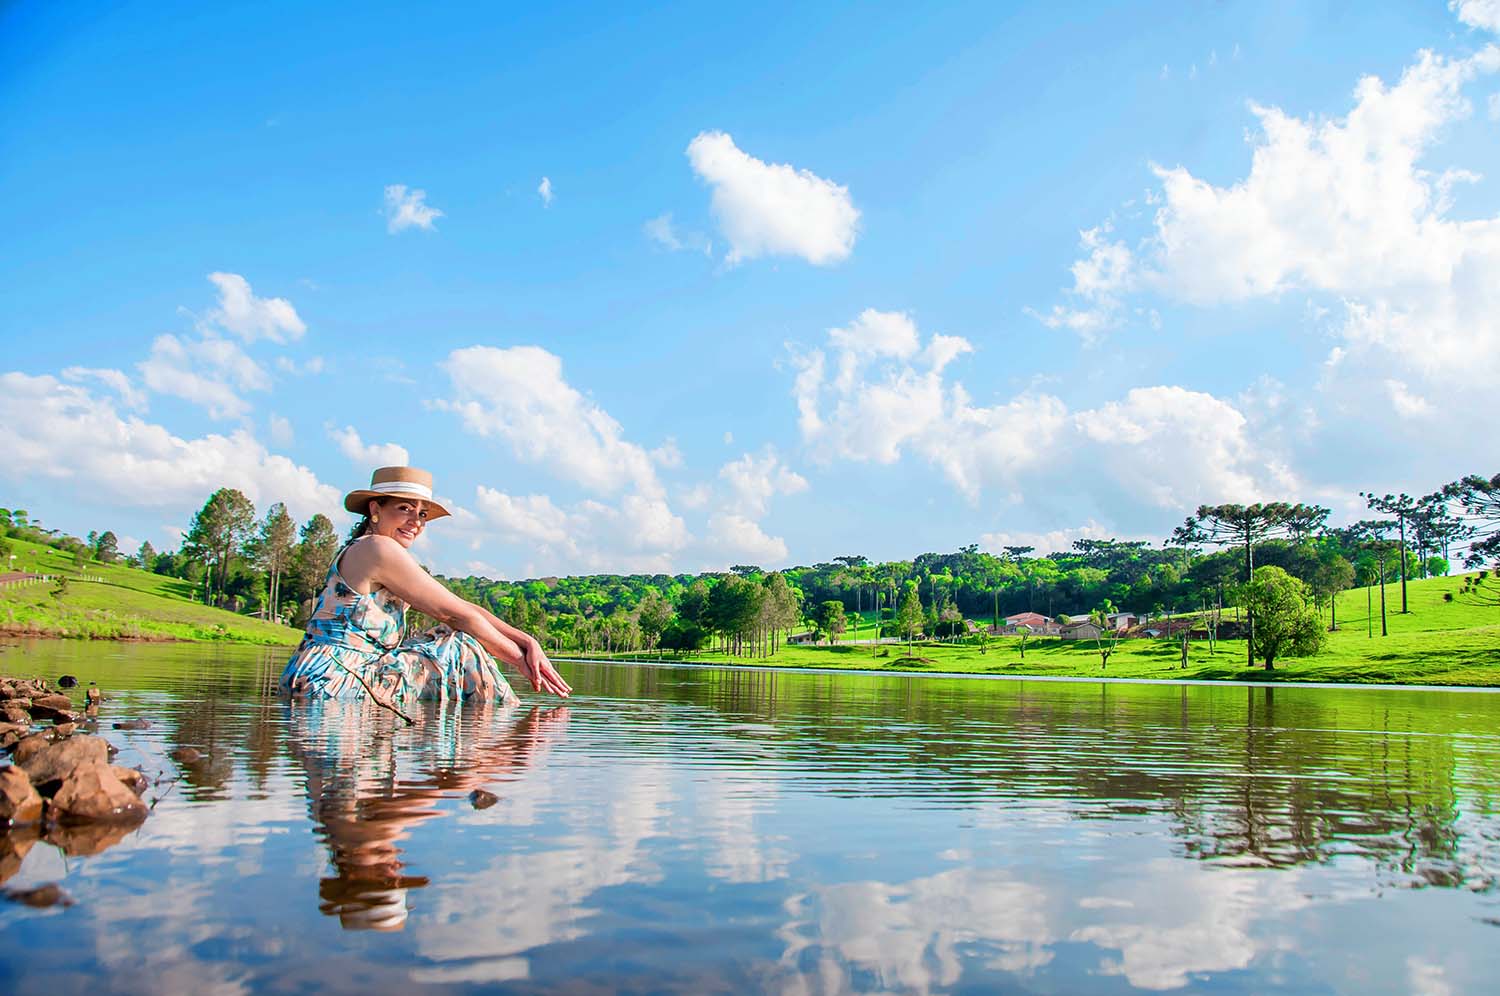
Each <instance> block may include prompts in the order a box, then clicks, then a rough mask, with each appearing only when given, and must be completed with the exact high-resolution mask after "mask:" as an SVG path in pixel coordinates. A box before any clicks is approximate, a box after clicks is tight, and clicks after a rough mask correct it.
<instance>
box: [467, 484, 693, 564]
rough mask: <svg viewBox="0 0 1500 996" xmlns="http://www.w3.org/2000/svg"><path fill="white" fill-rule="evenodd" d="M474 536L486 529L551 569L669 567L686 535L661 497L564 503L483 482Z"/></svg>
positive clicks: (478, 500) (479, 536)
mask: <svg viewBox="0 0 1500 996" xmlns="http://www.w3.org/2000/svg"><path fill="white" fill-rule="evenodd" d="M475 505H476V506H477V508H478V509H479V518H480V521H479V524H478V526H477V532H476V533H475V535H476V537H478V538H480V539H481V541H482V536H483V533H484V531H485V530H492V531H494V532H495V533H497V534H498V535H499V536H500V537H501V538H502V539H504V540H506V541H509V542H513V543H518V544H521V545H523V546H524V547H525V548H526V549H527V550H528V551H529V553H530V554H531V555H532V556H533V557H534V558H535V560H537V561H538V562H541V563H545V564H546V565H547V570H548V572H549V573H557V572H563V571H632V572H633V571H645V572H650V573H657V572H663V571H668V570H670V569H671V564H672V557H673V554H675V553H677V552H678V551H679V550H681V549H682V548H683V547H684V546H686V545H687V543H688V542H689V540H690V537H689V535H688V531H687V526H686V524H685V523H684V522H683V521H682V519H681V518H679V517H678V516H677V515H676V514H674V513H673V512H672V510H671V508H670V507H669V506H668V505H667V503H666V502H665V501H664V500H662V499H661V498H652V497H646V496H644V495H626V496H625V497H624V498H623V499H621V501H620V502H619V504H617V505H609V504H605V503H603V502H598V501H592V500H585V501H581V502H578V503H576V504H574V505H572V506H570V507H568V508H563V507H560V506H559V505H557V504H556V503H554V502H553V500H552V499H551V498H550V497H548V496H547V495H524V496H516V495H509V494H506V493H504V492H502V491H498V490H495V489H493V488H487V487H484V486H483V485H481V486H480V487H479V488H478V489H477V490H476V497H475Z"/></svg>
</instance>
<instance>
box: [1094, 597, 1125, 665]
mask: <svg viewBox="0 0 1500 996" xmlns="http://www.w3.org/2000/svg"><path fill="white" fill-rule="evenodd" d="M1114 611H1115V607H1114V605H1113V604H1112V603H1111V602H1108V601H1106V602H1105V603H1104V604H1103V605H1101V606H1099V608H1097V609H1095V610H1094V611H1093V612H1090V613H1089V621H1090V622H1092V623H1093V624H1094V626H1095V627H1096V628H1097V629H1098V630H1099V635H1098V636H1096V637H1094V648H1095V649H1096V650H1098V651H1099V670H1101V671H1102V670H1104V669H1105V668H1106V667H1107V666H1109V658H1110V655H1111V654H1113V653H1114V652H1115V650H1116V649H1117V648H1118V647H1119V645H1120V631H1119V630H1118V629H1116V628H1115V624H1114V621H1113V620H1112V619H1110V618H1109V616H1110V613H1112V612H1114Z"/></svg>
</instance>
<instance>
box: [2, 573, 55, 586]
mask: <svg viewBox="0 0 1500 996" xmlns="http://www.w3.org/2000/svg"><path fill="white" fill-rule="evenodd" d="M51 580H54V579H53V576H52V575H51V574H18V573H10V574H0V588H19V587H21V586H23V585H28V584H40V583H41V582H43V581H51Z"/></svg>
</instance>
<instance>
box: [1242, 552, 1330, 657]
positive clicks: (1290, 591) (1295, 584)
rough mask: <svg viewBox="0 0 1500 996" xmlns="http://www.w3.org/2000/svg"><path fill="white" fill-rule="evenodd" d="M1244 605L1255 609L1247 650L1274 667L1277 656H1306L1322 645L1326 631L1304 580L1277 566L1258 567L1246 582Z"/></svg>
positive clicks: (1326, 638)
mask: <svg viewBox="0 0 1500 996" xmlns="http://www.w3.org/2000/svg"><path fill="white" fill-rule="evenodd" d="M1245 605H1246V606H1247V607H1248V608H1251V609H1253V610H1254V612H1255V617H1256V626H1255V631H1254V635H1253V636H1252V637H1251V639H1250V652H1251V654H1253V655H1254V656H1255V657H1259V658H1260V659H1261V660H1263V661H1265V667H1266V670H1267V671H1270V670H1273V666H1274V664H1275V662H1276V658H1278V657H1306V656H1308V655H1310V654H1315V653H1317V652H1318V651H1319V650H1321V649H1323V645H1324V643H1326V642H1327V640H1328V634H1327V633H1325V632H1324V631H1323V624H1322V623H1321V622H1319V621H1318V614H1317V612H1316V610H1314V609H1313V607H1312V606H1311V605H1309V604H1308V601H1307V589H1306V586H1304V585H1303V583H1302V582H1301V581H1299V580H1297V579H1296V578H1294V577H1292V576H1291V575H1290V574H1288V573H1287V572H1286V571H1284V570H1282V569H1281V568H1279V567H1261V568H1258V569H1257V570H1256V572H1255V575H1254V577H1253V578H1251V580H1250V583H1249V584H1248V585H1246V586H1245Z"/></svg>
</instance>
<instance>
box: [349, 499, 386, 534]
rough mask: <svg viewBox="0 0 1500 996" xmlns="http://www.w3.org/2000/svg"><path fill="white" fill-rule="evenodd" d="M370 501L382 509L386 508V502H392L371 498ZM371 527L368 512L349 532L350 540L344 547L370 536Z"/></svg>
mask: <svg viewBox="0 0 1500 996" xmlns="http://www.w3.org/2000/svg"><path fill="white" fill-rule="evenodd" d="M370 500H371V501H373V502H375V503H376V504H378V505H380V506H382V507H384V506H385V503H386V502H388V501H390V499H389V498H371V499H370ZM365 507H366V508H368V507H369V506H368V505H366V506H365ZM370 526H371V522H370V514H369V513H368V512H366V513H365V514H364V516H363V517H362V518H361V519H360V520H359V521H358V522H356V523H355V524H354V528H353V529H352V530H350V531H349V538H348V539H347V540H346V541H345V542H344V545H345V546H348V545H349V544H350V543H353V542H354V541H355V540H357V539H359V538H360V537H361V536H365V535H368V534H369V532H370Z"/></svg>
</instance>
